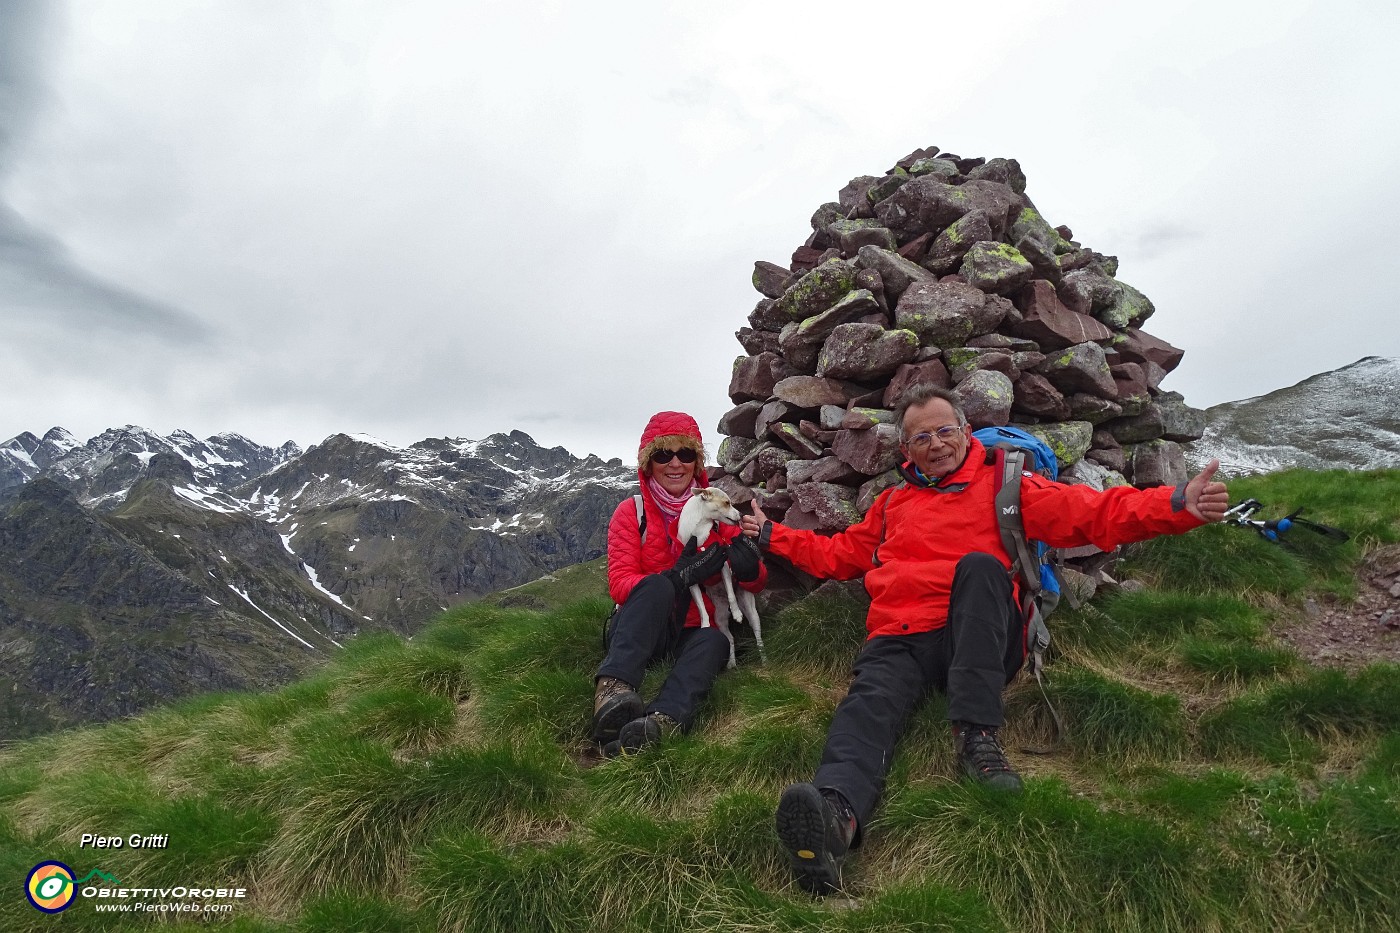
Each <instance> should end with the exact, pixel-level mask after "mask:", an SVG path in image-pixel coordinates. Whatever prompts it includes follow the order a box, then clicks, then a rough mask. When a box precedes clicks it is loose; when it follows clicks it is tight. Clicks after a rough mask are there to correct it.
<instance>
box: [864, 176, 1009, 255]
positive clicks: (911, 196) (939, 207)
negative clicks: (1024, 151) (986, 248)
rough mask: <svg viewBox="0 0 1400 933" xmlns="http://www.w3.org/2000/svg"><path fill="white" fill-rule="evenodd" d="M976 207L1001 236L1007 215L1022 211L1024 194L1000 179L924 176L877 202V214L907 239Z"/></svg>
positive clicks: (993, 232) (937, 226) (949, 221)
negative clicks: (950, 180)
mask: <svg viewBox="0 0 1400 933" xmlns="http://www.w3.org/2000/svg"><path fill="white" fill-rule="evenodd" d="M974 210H980V211H982V212H983V213H984V214H986V215H987V223H988V224H989V225H990V226H991V230H992V235H993V236H994V237H1000V236H1001V235H1002V234H1003V233H1005V231H1006V228H1007V224H1008V216H1007V215H1008V214H1010V213H1011V212H1012V211H1013V210H1014V211H1016V212H1018V213H1019V211H1020V197H1019V196H1018V195H1017V194H1016V192H1014V191H1012V190H1011V189H1010V188H1008V187H1007V186H1006V185H1003V184H1000V183H999V182H994V181H967V182H964V183H963V184H961V185H949V184H944V183H943V182H942V181H941V180H939V179H937V178H935V177H933V176H931V175H923V176H920V177H918V178H915V179H914V180H913V181H911V182H909V183H908V184H906V185H904V186H903V187H902V188H900V189H899V190H898V191H896V192H895V193H894V194H893V195H891V196H890V197H888V198H886V199H885V200H883V201H881V202H880V203H879V204H876V205H875V216H876V217H878V218H879V219H880V221H881V223H883V224H884V225H885V226H886V227H889V228H890V229H891V230H893V231H895V233H896V234H899V235H901V237H902V238H903V239H906V240H907V239H912V238H913V237H916V236H918V235H919V234H921V233H927V232H936V231H940V230H942V229H943V228H944V227H946V226H948V225H949V224H951V223H953V222H954V221H956V220H957V219H958V218H959V217H961V216H962V215H964V214H966V213H967V212H968V211H974Z"/></svg>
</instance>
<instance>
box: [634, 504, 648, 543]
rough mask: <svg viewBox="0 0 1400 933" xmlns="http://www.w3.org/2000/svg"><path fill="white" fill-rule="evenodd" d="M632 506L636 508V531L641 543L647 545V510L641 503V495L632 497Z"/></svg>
mask: <svg viewBox="0 0 1400 933" xmlns="http://www.w3.org/2000/svg"><path fill="white" fill-rule="evenodd" d="M632 504H633V505H635V506H636V507H637V531H638V532H640V533H641V536H642V543H643V544H646V543H647V508H646V504H645V503H643V502H642V494H641V493H637V494H636V495H634V496H633V497H632Z"/></svg>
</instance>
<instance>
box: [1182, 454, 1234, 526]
mask: <svg viewBox="0 0 1400 933" xmlns="http://www.w3.org/2000/svg"><path fill="white" fill-rule="evenodd" d="M1219 469H1220V461H1219V460H1212V461H1211V462H1210V463H1207V464H1206V466H1205V469H1203V470H1201V472H1199V473H1197V474H1196V475H1195V476H1193V477H1191V481H1190V482H1188V483H1187V484H1186V511H1188V512H1190V513H1191V514H1192V515H1194V516H1196V517H1197V518H1199V519H1200V520H1201V521H1203V522H1218V521H1220V520H1221V519H1222V518H1224V517H1225V510H1226V509H1227V508H1229V507H1230V494H1229V492H1227V491H1226V489H1225V484H1224V483H1221V482H1216V481H1215V479H1214V477H1215V471H1216V470H1219Z"/></svg>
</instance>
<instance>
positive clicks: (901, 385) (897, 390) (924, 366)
mask: <svg viewBox="0 0 1400 933" xmlns="http://www.w3.org/2000/svg"><path fill="white" fill-rule="evenodd" d="M915 385H932V386H937V387H938V388H940V389H949V388H952V381H951V380H950V378H949V376H948V368H947V367H946V366H944V365H943V361H942V360H925V361H923V362H921V363H905V364H904V365H903V366H901V367H899V368H898V369H896V370H895V371H894V378H892V379H890V384H889V386H888V387H886V389H885V393H884V395H883V396H882V397H881V400H880V404H881V405H882V406H883V407H885V408H891V409H892V408H894V407H896V406H897V405H898V404H899V399H900V397H901V396H902V395H904V393H905V391H906V390H908V388H909V387H910V386H915Z"/></svg>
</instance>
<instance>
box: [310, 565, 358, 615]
mask: <svg viewBox="0 0 1400 933" xmlns="http://www.w3.org/2000/svg"><path fill="white" fill-rule="evenodd" d="M301 569H302V570H305V571H306V576H307V578H308V579H309V580H310V581H311V585H312V586H314V587H316V589H318V590H320V591H321V592H322V593H325V594H326V595H327V596H329V597H330V598H331V599H333V600H335V601H336V602H338V603H340V604H341V605H342V606H344V605H345V601H344V600H343V599H341V598H340V597H339V596H337V595H335V594H334V593H332V592H331V591H330V590H328V589H326V588H325V587H324V586H322V585H321V579H320V577H318V576H317V575H316V568H315V567H313V566H311V565H310V564H308V563H306V562H305V561H303V562H302V565H301ZM346 608H349V607H348V606H347V607H346Z"/></svg>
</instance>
